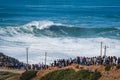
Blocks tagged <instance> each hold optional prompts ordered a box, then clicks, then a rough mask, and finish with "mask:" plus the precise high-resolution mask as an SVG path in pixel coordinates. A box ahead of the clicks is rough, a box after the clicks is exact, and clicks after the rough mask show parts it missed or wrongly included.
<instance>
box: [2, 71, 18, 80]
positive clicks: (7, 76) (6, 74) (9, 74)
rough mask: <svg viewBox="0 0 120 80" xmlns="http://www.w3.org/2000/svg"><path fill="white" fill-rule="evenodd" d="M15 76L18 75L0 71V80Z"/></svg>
mask: <svg viewBox="0 0 120 80" xmlns="http://www.w3.org/2000/svg"><path fill="white" fill-rule="evenodd" d="M16 75H18V74H15V73H10V72H3V71H0V80H6V79H8V78H10V77H13V76H16Z"/></svg>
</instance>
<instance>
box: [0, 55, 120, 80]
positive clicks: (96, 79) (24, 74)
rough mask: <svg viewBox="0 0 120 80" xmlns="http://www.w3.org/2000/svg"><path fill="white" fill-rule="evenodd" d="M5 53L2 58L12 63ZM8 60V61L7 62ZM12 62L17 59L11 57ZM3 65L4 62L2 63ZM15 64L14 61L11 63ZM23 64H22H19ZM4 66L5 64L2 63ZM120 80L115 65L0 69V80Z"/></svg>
mask: <svg viewBox="0 0 120 80" xmlns="http://www.w3.org/2000/svg"><path fill="white" fill-rule="evenodd" d="M6 57H8V56H6V55H4V54H3V53H0V58H4V60H5V61H8V62H10V61H9V60H8V59H7V58H6ZM6 59H7V60H6ZM9 59H10V60H15V61H16V62H19V61H18V60H17V59H15V58H12V57H9ZM0 62H1V63H2V61H0ZM11 62H14V61H11ZM19 63H20V64H21V62H19ZM2 64H3V63H2ZM28 79H29V80H48V79H49V80H120V66H115V65H106V66H104V65H90V66H87V65H78V64H72V65H69V66H66V67H63V68H59V67H49V68H47V69H42V70H28V71H25V70H24V69H16V68H12V69H11V68H6V67H5V66H3V65H1V67H0V80H28Z"/></svg>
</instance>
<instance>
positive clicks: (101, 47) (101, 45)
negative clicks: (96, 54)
mask: <svg viewBox="0 0 120 80" xmlns="http://www.w3.org/2000/svg"><path fill="white" fill-rule="evenodd" d="M100 44H101V47H100V56H102V44H103V42H101V43H100Z"/></svg>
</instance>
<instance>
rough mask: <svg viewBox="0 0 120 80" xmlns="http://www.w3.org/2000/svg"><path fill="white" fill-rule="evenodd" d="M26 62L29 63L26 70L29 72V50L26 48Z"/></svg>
mask: <svg viewBox="0 0 120 80" xmlns="http://www.w3.org/2000/svg"><path fill="white" fill-rule="evenodd" d="M26 62H27V65H26V70H28V48H26Z"/></svg>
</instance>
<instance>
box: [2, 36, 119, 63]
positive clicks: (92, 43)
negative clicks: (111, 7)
mask: <svg viewBox="0 0 120 80" xmlns="http://www.w3.org/2000/svg"><path fill="white" fill-rule="evenodd" d="M6 40H9V41H10V43H7V44H2V45H1V51H2V52H4V53H6V54H7V55H10V56H13V57H15V58H18V59H19V60H21V61H24V62H25V60H26V59H25V48H26V47H29V59H30V60H29V62H30V63H39V62H41V63H42V62H43V61H44V53H45V52H47V53H48V63H50V62H51V61H53V60H54V59H56V58H69V57H75V56H99V54H100V42H101V41H102V42H103V45H104V46H105V45H107V46H108V48H107V55H110V56H113V55H115V56H119V57H120V55H119V53H120V40H116V39H109V38H102V37H101V38H50V37H33V36H29V35H28V36H27V35H26V36H25V35H24V36H16V37H8V38H6ZM11 41H12V42H13V43H11ZM15 42H19V43H20V44H23V45H22V46H19V45H18V44H16V43H15ZM103 49H104V48H103ZM103 52H104V51H103Z"/></svg>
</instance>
